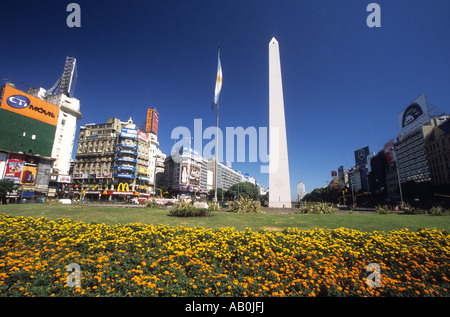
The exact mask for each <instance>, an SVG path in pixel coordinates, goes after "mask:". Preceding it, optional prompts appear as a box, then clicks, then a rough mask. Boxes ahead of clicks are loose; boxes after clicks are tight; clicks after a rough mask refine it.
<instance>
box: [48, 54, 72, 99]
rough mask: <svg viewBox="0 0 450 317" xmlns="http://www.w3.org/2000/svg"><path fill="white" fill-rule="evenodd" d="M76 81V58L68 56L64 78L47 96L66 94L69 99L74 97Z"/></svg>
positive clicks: (60, 79) (61, 78)
mask: <svg viewBox="0 0 450 317" xmlns="http://www.w3.org/2000/svg"><path fill="white" fill-rule="evenodd" d="M76 81H77V60H76V58H74V57H71V56H67V57H66V63H65V64H64V71H63V73H62V76H61V77H60V78H59V79H58V80H57V81H56V83H55V84H54V85H53V87H52V88H50V89H48V90H47V92H46V96H51V95H57V94H65V95H66V96H68V97H73V94H74V91H75V83H76Z"/></svg>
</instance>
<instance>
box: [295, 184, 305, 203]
mask: <svg viewBox="0 0 450 317" xmlns="http://www.w3.org/2000/svg"><path fill="white" fill-rule="evenodd" d="M305 196H306V190H305V184H304V183H303V182H302V181H300V182H298V183H297V199H298V201H301V200H302V199H303V197H305Z"/></svg>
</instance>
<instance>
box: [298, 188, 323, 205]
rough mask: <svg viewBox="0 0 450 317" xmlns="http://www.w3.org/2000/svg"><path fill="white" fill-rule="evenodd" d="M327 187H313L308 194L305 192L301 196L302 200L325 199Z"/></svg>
mask: <svg viewBox="0 0 450 317" xmlns="http://www.w3.org/2000/svg"><path fill="white" fill-rule="evenodd" d="M327 196H328V195H327V189H326V188H315V189H314V190H313V191H312V192H310V193H309V194H306V195H305V197H303V199H302V200H303V201H317V202H319V201H320V202H323V201H327V200H328V199H327V198H328V197H327Z"/></svg>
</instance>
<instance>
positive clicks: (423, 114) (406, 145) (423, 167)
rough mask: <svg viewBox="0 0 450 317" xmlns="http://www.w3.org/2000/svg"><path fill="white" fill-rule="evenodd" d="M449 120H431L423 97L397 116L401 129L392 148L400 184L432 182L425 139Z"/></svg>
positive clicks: (439, 118) (436, 117)
mask: <svg viewBox="0 0 450 317" xmlns="http://www.w3.org/2000/svg"><path fill="white" fill-rule="evenodd" d="M448 118H449V116H445V115H444V116H434V117H432V116H431V115H430V113H429V109H428V104H427V100H426V97H425V95H423V94H422V95H420V96H419V97H418V98H416V99H415V100H414V101H413V102H412V103H411V104H410V105H409V106H408V107H407V108H406V109H404V110H403V111H402V112H401V113H400V114H399V124H400V129H401V130H400V135H399V137H398V140H397V142H396V143H395V145H394V148H395V156H396V162H397V167H398V172H399V175H400V181H401V183H405V182H408V181H415V182H430V181H431V180H432V179H431V169H430V162H429V159H428V157H427V151H426V144H425V140H426V139H427V138H428V136H429V135H430V134H431V133H432V132H433V130H434V129H435V128H436V127H438V126H440V125H441V124H442V123H444V122H445V121H446V120H447V119H448ZM429 153H430V154H431V152H429Z"/></svg>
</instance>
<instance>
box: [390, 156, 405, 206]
mask: <svg viewBox="0 0 450 317" xmlns="http://www.w3.org/2000/svg"><path fill="white" fill-rule="evenodd" d="M391 149H392V152H394V157H396V155H395V147H392V148H391ZM395 169H396V170H397V179H398V188H399V189H400V200H401V201H402V208H403V204H404V203H403V193H402V183H401V181H400V173H399V171H398V161H396V162H395Z"/></svg>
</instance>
